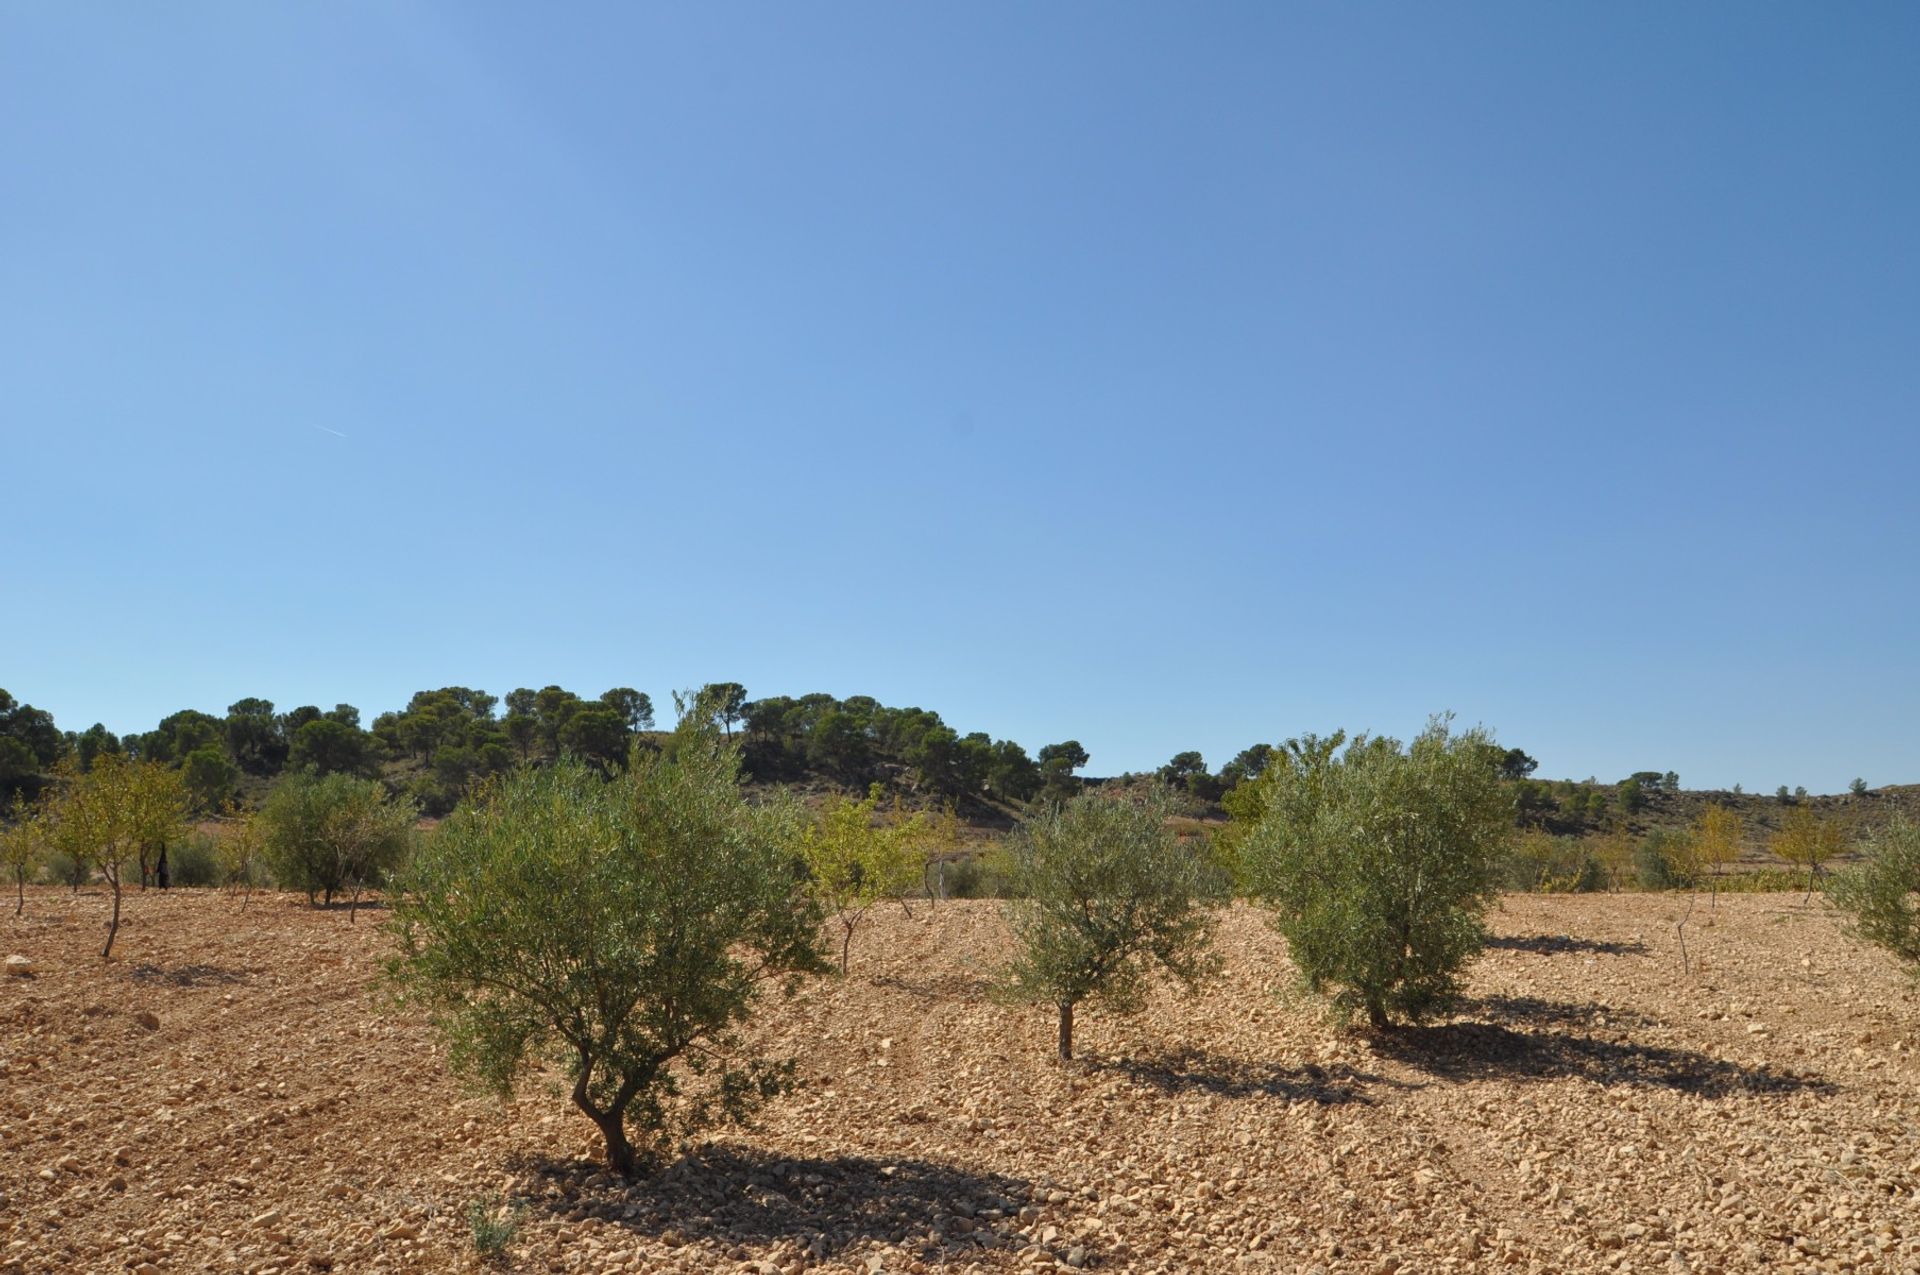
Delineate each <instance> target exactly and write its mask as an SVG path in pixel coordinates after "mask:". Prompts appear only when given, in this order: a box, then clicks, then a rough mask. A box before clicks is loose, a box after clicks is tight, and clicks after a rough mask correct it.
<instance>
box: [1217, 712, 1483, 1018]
mask: <svg viewBox="0 0 1920 1275" xmlns="http://www.w3.org/2000/svg"><path fill="white" fill-rule="evenodd" d="M1344 740H1345V736H1344V734H1336V735H1334V736H1332V737H1330V738H1328V739H1315V738H1312V737H1309V738H1308V739H1306V740H1304V741H1290V742H1289V744H1288V745H1287V746H1286V747H1284V748H1281V749H1277V750H1276V751H1275V753H1274V757H1273V761H1272V762H1271V763H1270V764H1269V766H1268V767H1267V770H1266V773H1265V774H1264V775H1262V777H1261V780H1260V783H1261V785H1262V787H1263V788H1264V792H1263V793H1262V797H1263V800H1262V801H1261V802H1260V803H1258V806H1257V807H1256V808H1257V809H1259V811H1260V813H1259V817H1258V818H1259V821H1258V823H1257V824H1256V825H1255V826H1254V827H1253V828H1252V829H1251V830H1250V831H1249V832H1248V834H1247V836H1246V840H1245V841H1244V842H1243V844H1242V846H1241V861H1242V870H1243V872H1244V874H1245V876H1246V881H1247V885H1248V887H1249V890H1250V892H1251V893H1253V894H1254V895H1255V896H1256V897H1258V898H1260V899H1261V900H1263V901H1264V902H1265V903H1267V904H1268V905H1269V906H1270V907H1271V908H1272V909H1273V910H1274V924H1275V926H1276V928H1278V929H1279V931H1280V932H1281V933H1282V934H1283V935H1285V936H1286V939H1287V944H1288V948H1289V950H1290V952H1291V954H1292V957H1293V962H1294V964H1295V965H1296V966H1297V967H1298V968H1299V970H1300V974H1301V977H1302V979H1303V980H1304V981H1305V983H1306V985H1307V987H1308V988H1309V989H1310V990H1312V991H1314V992H1316V993H1323V994H1328V995H1330V998H1331V1000H1332V1003H1333V1006H1334V1008H1335V1010H1336V1012H1338V1013H1340V1014H1341V1015H1343V1016H1344V1015H1346V1014H1350V1013H1351V1012H1353V1011H1354V1010H1356V1009H1360V1010H1364V1011H1365V1012H1366V1015H1367V1019H1368V1021H1369V1023H1370V1024H1371V1025H1372V1026H1374V1027H1375V1028H1384V1027H1387V1026H1389V1025H1390V1024H1391V1022H1392V1020H1393V1018H1394V1016H1396V1015H1397V1016H1401V1017H1405V1018H1409V1019H1414V1020H1419V1019H1422V1018H1425V1017H1428V1016H1430V1015H1432V1014H1435V1013H1439V1012H1443V1011H1445V1010H1446V1009H1447V1008H1449V1007H1450V1006H1452V1005H1453V1004H1454V1003H1456V1002H1457V1000H1458V998H1459V993H1460V980H1461V975H1462V973H1463V971H1464V970H1465V968H1466V966H1467V964H1468V963H1469V962H1470V961H1472V960H1473V958H1474V957H1475V956H1477V955H1478V954H1479V953H1480V951H1481V949H1482V947H1484V945H1485V943H1486V925H1485V921H1484V915H1485V912H1486V909H1487V907H1488V906H1489V905H1491V903H1492V902H1493V900H1494V898H1495V891H1496V886H1497V880H1498V872H1499V867H1500V864H1501V861H1502V858H1503V855H1504V853H1505V845H1506V841H1507V838H1508V836H1509V835H1510V833H1511V830H1512V826H1513V798H1512V794H1511V792H1510V791H1509V789H1508V788H1507V786H1506V785H1505V784H1503V783H1502V781H1501V777H1500V768H1499V761H1500V759H1501V758H1502V757H1503V756H1504V754H1503V753H1502V752H1500V750H1498V749H1496V748H1495V747H1493V740H1492V737H1491V736H1490V735H1489V734H1488V733H1487V732H1485V731H1483V730H1479V729H1475V730H1471V731H1466V732H1463V733H1460V734H1454V733H1453V732H1452V730H1451V727H1450V723H1449V720H1448V719H1446V718H1436V719H1434V720H1433V721H1432V722H1430V723H1429V724H1428V726H1427V728H1426V729H1425V730H1424V731H1422V732H1421V734H1420V735H1419V736H1418V737H1417V738H1415V739H1414V741H1413V742H1412V744H1411V745H1409V746H1407V747H1402V746H1401V745H1400V743H1399V741H1397V740H1393V739H1386V738H1375V739H1369V738H1366V737H1365V736H1362V737H1360V738H1358V739H1355V740H1354V741H1353V742H1352V743H1351V744H1349V745H1348V746H1347V748H1346V749H1345V751H1344V752H1342V751H1339V746H1340V744H1341V743H1342V742H1344Z"/></svg>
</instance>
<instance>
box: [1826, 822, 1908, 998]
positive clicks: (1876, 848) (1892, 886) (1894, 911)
mask: <svg viewBox="0 0 1920 1275" xmlns="http://www.w3.org/2000/svg"><path fill="white" fill-rule="evenodd" d="M1916 893H1920V823H1915V822H1913V821H1912V820H1910V819H1908V818H1906V817H1905V816H1904V815H1896V816H1895V817H1894V818H1892V819H1890V820H1889V821H1888V822H1887V825H1886V826H1885V827H1884V828H1882V829H1880V830H1879V831H1878V832H1877V833H1875V834H1874V835H1873V837H1872V838H1871V839H1870V840H1869V841H1868V842H1867V849H1866V856H1865V858H1863V859H1862V860H1861V861H1860V862H1859V863H1858V864H1856V865H1855V866H1853V867H1852V868H1849V869H1848V870H1847V871H1845V872H1842V873H1840V874H1838V875H1837V876H1835V877H1834V878H1833V879H1832V880H1831V881H1829V882H1828V883H1827V897H1828V898H1829V899H1831V900H1833V902H1834V904H1835V905H1836V906H1837V907H1838V908H1839V909H1840V910H1841V911H1842V912H1844V913H1845V914H1846V915H1847V918H1848V929H1849V930H1850V931H1851V933H1852V934H1853V935H1854V937H1856V938H1860V939H1865V940H1866V941H1867V942H1869V943H1874V944H1877V945H1879V946H1880V947H1884V948H1886V949H1887V950H1888V951H1889V952H1892V953H1893V954H1894V955H1895V956H1897V957H1899V958H1900V960H1901V962H1902V963H1903V964H1905V965H1906V966H1907V967H1908V968H1909V969H1910V970H1912V971H1913V972H1914V973H1915V974H1916V975H1920V907H1916V906H1915V900H1914V896H1915V894H1916Z"/></svg>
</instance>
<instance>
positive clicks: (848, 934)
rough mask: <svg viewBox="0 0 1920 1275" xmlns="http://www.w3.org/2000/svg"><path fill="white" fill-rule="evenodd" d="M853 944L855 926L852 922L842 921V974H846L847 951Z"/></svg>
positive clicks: (843, 975)
mask: <svg viewBox="0 0 1920 1275" xmlns="http://www.w3.org/2000/svg"><path fill="white" fill-rule="evenodd" d="M852 946H853V926H852V924H851V923H850V922H847V921H842V922H840V974H841V976H842V977H845V976H846V972H847V952H848V949H850V948H851V947H852Z"/></svg>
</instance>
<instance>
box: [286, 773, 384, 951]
mask: <svg viewBox="0 0 1920 1275" xmlns="http://www.w3.org/2000/svg"><path fill="white" fill-rule="evenodd" d="M417 818H418V810H417V808H416V807H415V806H414V804H413V803H412V802H411V801H407V800H404V799H395V798H392V797H390V796H388V794H387V789H386V786H385V785H384V784H382V783H380V781H379V780H376V779H360V778H357V777H355V776H353V775H347V774H331V775H314V774H312V773H311V772H304V771H303V772H299V773H296V774H293V775H290V776H288V777H287V778H286V779H284V780H282V781H281V783H280V785H279V786H278V787H276V788H275V789H274V790H273V792H272V794H271V795H269V796H268V797H267V801H266V804H265V805H264V806H262V807H261V809H260V814H259V819H260V822H261V824H262V836H261V850H262V852H263V854H264V857H265V859H266V861H267V865H268V867H269V868H270V869H271V870H272V872H273V875H274V879H275V880H277V881H278V882H279V883H280V884H281V886H283V887H285V888H288V889H294V890H305V891H306V894H307V902H308V903H312V902H313V900H314V896H315V895H319V896H321V901H322V902H323V903H327V904H331V903H332V902H333V897H334V896H335V895H336V894H344V895H346V896H347V898H348V908H347V916H348V920H349V921H352V920H354V919H355V914H356V913H357V911H358V908H359V902H360V893H361V891H362V890H364V889H366V887H367V886H369V885H374V884H377V883H378V882H379V881H380V880H382V878H383V877H384V876H385V875H386V874H387V873H390V872H392V871H393V870H394V869H396V868H398V867H399V866H400V864H401V863H403V862H404V861H405V859H406V856H407V852H408V850H409V849H410V848H411V845H412V840H413V826H414V822H415V820H416V819H417Z"/></svg>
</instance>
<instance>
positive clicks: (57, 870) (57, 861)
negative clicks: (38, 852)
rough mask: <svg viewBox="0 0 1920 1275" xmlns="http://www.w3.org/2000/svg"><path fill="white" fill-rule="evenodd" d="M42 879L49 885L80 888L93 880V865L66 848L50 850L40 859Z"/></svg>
mask: <svg viewBox="0 0 1920 1275" xmlns="http://www.w3.org/2000/svg"><path fill="white" fill-rule="evenodd" d="M40 879H41V880H42V881H45V882H46V883H47V884H48V885H64V886H69V887H73V888H78V887H80V886H83V885H85V884H86V883H87V882H89V881H91V880H93V867H92V865H90V864H86V863H82V862H81V861H80V860H78V859H75V858H74V857H73V856H72V855H70V854H68V853H67V852H66V851H64V850H49V851H48V852H47V853H46V855H45V856H44V857H42V858H41V860H40Z"/></svg>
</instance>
